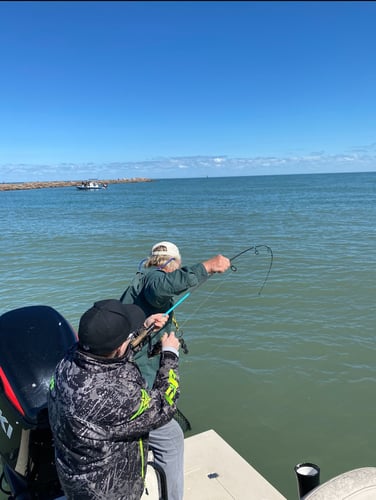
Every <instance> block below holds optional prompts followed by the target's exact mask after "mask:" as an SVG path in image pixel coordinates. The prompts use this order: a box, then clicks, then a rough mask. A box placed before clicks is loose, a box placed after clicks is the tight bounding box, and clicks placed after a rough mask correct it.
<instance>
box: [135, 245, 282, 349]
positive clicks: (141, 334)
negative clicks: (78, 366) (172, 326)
mask: <svg viewBox="0 0 376 500" xmlns="http://www.w3.org/2000/svg"><path fill="white" fill-rule="evenodd" d="M260 248H266V250H267V251H268V253H269V254H270V263H269V268H268V271H267V273H266V276H265V279H264V282H263V284H262V285H261V288H260V290H259V291H258V295H261V292H262V290H263V289H264V286H265V284H266V282H267V280H268V278H269V275H270V271H271V268H272V265H273V250H272V249H271V248H270V247H269V246H268V245H255V246H251V247H249V248H246V249H245V250H243V251H241V252H239V253H238V254H236V255H234V256H233V257H231V259H229V260H230V262H231V263H232V262H233V261H234V260H236V259H237V258H239V257H240V256H241V255H244V254H245V253H247V252H250V251H251V250H254V253H255V255H259V249H260ZM230 269H231V271H233V272H236V271H237V270H238V269H237V267H236V266H234V264H231V266H230ZM210 276H212V275H210ZM210 276H209V277H210ZM199 286H200V285H199ZM197 288H198V286H197V287H196V288H195V290H197ZM192 293H193V292H186V293H185V294H184V295H183V296H182V297H181V298H180V299H179V300H178V301H177V302H175V304H174V305H173V306H172V307H170V309H168V310H167V311H166V312H165V313H164V314H163V316H168V315H169V314H170V313H171V312H172V311H174V309H176V308H177V307H178V306H180V304H182V303H183V302H184V301H185V300H187V299H188V297H190V295H191V294H192ZM154 327H155V324H154V323H153V324H152V325H150V326H149V327H148V328H142V329H141V330H139V331H138V332H135V334H134V337H133V340H132V341H131V346H132V349H133V350H134V351H138V350H140V349H142V347H143V346H142V345H140V344H141V343H142V342H143V341H144V340H145V339H146V338H148V337H149V334H150V333H151V332H152V330H153V329H154ZM156 333H158V332H156ZM150 340H152V337H151V336H150ZM180 340H182V339H180ZM182 348H183V350H186V352H188V350H187V348H186V346H185V343H184V341H183V344H182Z"/></svg>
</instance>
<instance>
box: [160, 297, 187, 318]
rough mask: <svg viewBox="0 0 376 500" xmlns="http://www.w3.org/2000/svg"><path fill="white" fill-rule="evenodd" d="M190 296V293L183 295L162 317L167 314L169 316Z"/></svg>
mask: <svg viewBox="0 0 376 500" xmlns="http://www.w3.org/2000/svg"><path fill="white" fill-rule="evenodd" d="M190 295H191V292H187V293H186V294H185V295H183V297H181V298H180V299H179V300H178V301H177V302H176V303H175V304H174V305H173V306H172V307H170V309H169V310H168V311H166V312H165V313H164V316H167V315H168V314H170V312H172V311H173V310H174V309H175V308H176V307H178V306H179V305H180V304H181V303H182V302H184V301H185V299H187V298H188V297H189V296H190Z"/></svg>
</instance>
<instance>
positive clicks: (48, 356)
mask: <svg viewBox="0 0 376 500" xmlns="http://www.w3.org/2000/svg"><path fill="white" fill-rule="evenodd" d="M76 340H77V337H76V334H75V332H74V330H73V329H72V327H71V326H70V325H69V323H68V322H67V321H66V320H65V319H64V318H63V317H62V316H61V315H60V314H59V313H58V312H57V311H56V310H55V309H53V308H52V307H49V306H42V305H40V306H29V307H22V308H20V309H14V310H12V311H9V312H6V313H4V314H3V315H2V316H0V458H1V462H2V464H1V465H2V467H3V473H2V476H1V483H0V489H1V491H2V492H3V493H6V494H8V495H9V497H8V498H9V499H11V500H52V499H56V498H60V497H62V496H63V492H62V489H61V486H60V483H59V480H58V477H57V473H56V468H55V460H54V448H53V441H52V433H51V430H50V426H49V422H48V412H47V394H48V387H49V382H50V379H51V376H52V374H53V372H54V370H55V367H56V365H57V363H58V362H59V361H60V359H61V358H62V357H63V356H64V354H65V353H66V351H67V350H68V349H69V347H71V346H72V344H73V343H75V342H76ZM5 482H6V484H5Z"/></svg>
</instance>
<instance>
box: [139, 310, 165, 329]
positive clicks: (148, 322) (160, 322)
mask: <svg viewBox="0 0 376 500" xmlns="http://www.w3.org/2000/svg"><path fill="white" fill-rule="evenodd" d="M167 320H168V315H167V314H162V313H158V314H152V315H151V316H149V317H147V318H146V319H145V321H144V327H145V328H146V329H148V328H150V327H151V326H152V325H153V324H154V328H153V331H158V330H160V329H161V328H162V327H163V326H165V324H166V323H167Z"/></svg>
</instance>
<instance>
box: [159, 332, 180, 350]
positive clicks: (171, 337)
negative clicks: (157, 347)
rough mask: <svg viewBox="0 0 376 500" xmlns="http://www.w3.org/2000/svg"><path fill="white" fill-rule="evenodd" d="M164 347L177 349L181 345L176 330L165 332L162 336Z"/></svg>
mask: <svg viewBox="0 0 376 500" xmlns="http://www.w3.org/2000/svg"><path fill="white" fill-rule="evenodd" d="M161 342H162V348H163V347H173V348H174V349H176V350H177V351H178V350H179V347H180V342H179V339H178V338H176V337H175V332H170V333H169V334H168V333H164V334H163V335H162V337H161Z"/></svg>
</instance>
